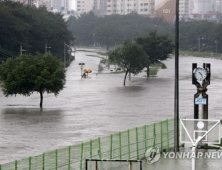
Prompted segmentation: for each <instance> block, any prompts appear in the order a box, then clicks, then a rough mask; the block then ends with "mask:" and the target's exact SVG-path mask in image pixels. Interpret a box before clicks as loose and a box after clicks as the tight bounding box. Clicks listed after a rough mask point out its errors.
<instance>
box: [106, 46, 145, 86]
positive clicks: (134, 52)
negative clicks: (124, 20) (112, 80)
mask: <svg viewBox="0 0 222 170" xmlns="http://www.w3.org/2000/svg"><path fill="white" fill-rule="evenodd" d="M108 55H109V59H110V60H111V61H114V62H116V63H117V64H118V66H119V67H121V68H123V69H125V71H126V73H125V77H124V82H123V85H124V86H125V82H126V77H127V74H128V73H133V74H134V75H136V74H138V73H140V72H141V71H142V70H143V68H144V67H146V66H147V63H148V56H147V54H146V52H145V51H144V50H143V48H142V47H141V46H140V45H138V44H135V43H131V42H125V43H124V45H123V46H121V47H118V48H116V49H115V50H113V51H110V52H109V53H108Z"/></svg>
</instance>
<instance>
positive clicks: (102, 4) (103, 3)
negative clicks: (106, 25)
mask: <svg viewBox="0 0 222 170" xmlns="http://www.w3.org/2000/svg"><path fill="white" fill-rule="evenodd" d="M106 11H107V0H94V2H93V12H94V13H95V14H96V15H97V16H104V15H106Z"/></svg>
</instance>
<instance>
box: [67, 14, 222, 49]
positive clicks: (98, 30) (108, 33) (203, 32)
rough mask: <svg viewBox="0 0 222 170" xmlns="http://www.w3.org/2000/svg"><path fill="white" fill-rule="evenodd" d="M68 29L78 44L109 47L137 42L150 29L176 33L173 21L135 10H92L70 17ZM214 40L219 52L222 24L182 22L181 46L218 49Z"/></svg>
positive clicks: (169, 33) (159, 32)
mask: <svg viewBox="0 0 222 170" xmlns="http://www.w3.org/2000/svg"><path fill="white" fill-rule="evenodd" d="M68 29H69V30H70V31H71V32H72V35H73V36H74V37H75V38H76V42H75V43H76V44H79V45H100V46H107V48H109V47H113V46H116V45H119V44H122V43H123V42H124V41H125V40H132V41H134V40H135V39H136V38H137V37H142V36H145V35H148V34H149V32H151V31H156V32H157V34H168V35H171V36H172V37H174V34H175V31H174V30H175V24H174V23H168V22H166V21H165V20H164V19H163V18H149V17H144V16H141V15H138V14H136V13H131V14H128V15H109V16H104V17H102V18H101V17H97V16H96V15H94V14H93V12H89V13H85V14H82V15H81V16H80V17H78V18H76V17H74V16H72V17H70V18H69V20H68ZM215 40H217V41H215ZM215 42H218V44H217V45H218V48H217V51H218V52H222V48H221V47H222V24H214V23H211V22H207V21H191V22H184V21H181V22H180V49H182V50H192V51H197V50H199V49H200V51H213V52H215V50H216V49H215V48H216V44H215ZM199 43H200V44H199Z"/></svg>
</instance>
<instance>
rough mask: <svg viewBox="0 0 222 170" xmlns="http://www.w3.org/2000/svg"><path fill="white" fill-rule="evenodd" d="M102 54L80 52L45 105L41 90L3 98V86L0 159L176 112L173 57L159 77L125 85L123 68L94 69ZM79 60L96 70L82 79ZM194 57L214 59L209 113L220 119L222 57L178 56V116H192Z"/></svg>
mask: <svg viewBox="0 0 222 170" xmlns="http://www.w3.org/2000/svg"><path fill="white" fill-rule="evenodd" d="M77 50H78V49H77ZM99 57H102V56H100V55H99V54H97V53H96V52H86V51H79V52H77V53H76V59H75V60H74V61H73V62H72V63H71V65H70V66H69V68H67V73H66V74H67V82H66V85H65V88H64V90H63V91H61V92H60V94H59V95H58V96H57V97H55V96H54V95H53V94H44V103H43V107H44V108H43V109H42V110H41V109H39V100H40V96H39V94H37V93H35V94H32V95H31V96H30V97H24V96H19V95H18V96H16V97H15V96H12V97H8V98H5V97H4V95H3V94H2V92H0V101H1V103H0V163H1V164H2V163H6V162H9V161H13V160H15V159H21V158H25V157H28V156H33V155H38V154H41V153H42V152H46V151H51V150H54V149H56V148H61V147H66V146H68V145H74V144H78V143H80V142H84V141H88V140H90V139H94V138H97V137H99V136H106V135H109V134H111V133H116V132H118V131H122V130H126V129H128V128H134V127H136V126H143V125H145V124H150V123H153V122H158V121H161V120H165V119H167V118H172V117H173V114H174V110H173V108H174V58H171V59H168V60H167V61H164V62H165V64H166V66H167V69H161V70H160V71H159V72H158V75H157V77H150V78H148V79H147V78H145V72H143V73H140V74H139V75H137V76H132V80H131V81H129V80H127V82H126V87H124V86H123V85H122V84H123V78H124V74H98V75H97V74H96V73H97V72H98V71H97V70H98V64H99V61H100V58H99ZM80 62H84V63H85V67H84V68H86V69H91V70H92V73H91V74H89V77H88V78H86V79H82V80H81V77H80V74H81V72H80V67H79V63H80ZM194 62H196V63H198V64H199V66H202V63H203V62H205V63H211V68H212V79H211V85H210V86H209V88H208V89H209V90H208V92H207V93H208V94H209V118H214V119H215V118H219V119H221V115H222V114H221V110H222V105H221V104H220V101H221V99H222V95H221V87H222V75H221V73H222V67H221V65H222V61H221V60H216V59H210V58H209V59H206V58H196V57H180V75H179V76H180V83H179V85H180V95H179V99H180V116H181V117H188V118H192V117H193V94H194V93H196V88H195V86H193V85H192V83H191V68H192V63H194Z"/></svg>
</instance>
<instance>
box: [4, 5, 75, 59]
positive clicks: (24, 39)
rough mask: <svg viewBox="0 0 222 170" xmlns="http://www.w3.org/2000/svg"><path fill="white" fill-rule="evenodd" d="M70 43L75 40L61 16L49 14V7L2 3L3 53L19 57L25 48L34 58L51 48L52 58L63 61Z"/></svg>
mask: <svg viewBox="0 0 222 170" xmlns="http://www.w3.org/2000/svg"><path fill="white" fill-rule="evenodd" d="M71 40H73V36H72V35H71V33H70V32H69V31H68V29H67V23H66V22H65V21H64V19H63V15H61V14H60V13H56V14H54V13H52V12H49V11H47V9H46V7H39V8H37V7H35V6H30V5H24V4H22V3H18V2H13V1H2V2H0V45H1V48H3V49H4V51H0V52H4V53H6V54H8V55H13V56H16V55H18V54H19V53H20V50H19V49H20V46H22V47H23V49H25V50H26V52H27V53H28V54H32V55H35V54H36V52H40V53H45V44H48V46H50V47H51V49H50V51H51V52H52V53H53V55H54V56H56V57H60V58H62V56H63V54H64V51H63V50H64V48H63V46H64V42H66V43H69V42H70V41H71ZM0 50H1V49H0ZM0 56H1V55H0Z"/></svg>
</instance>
